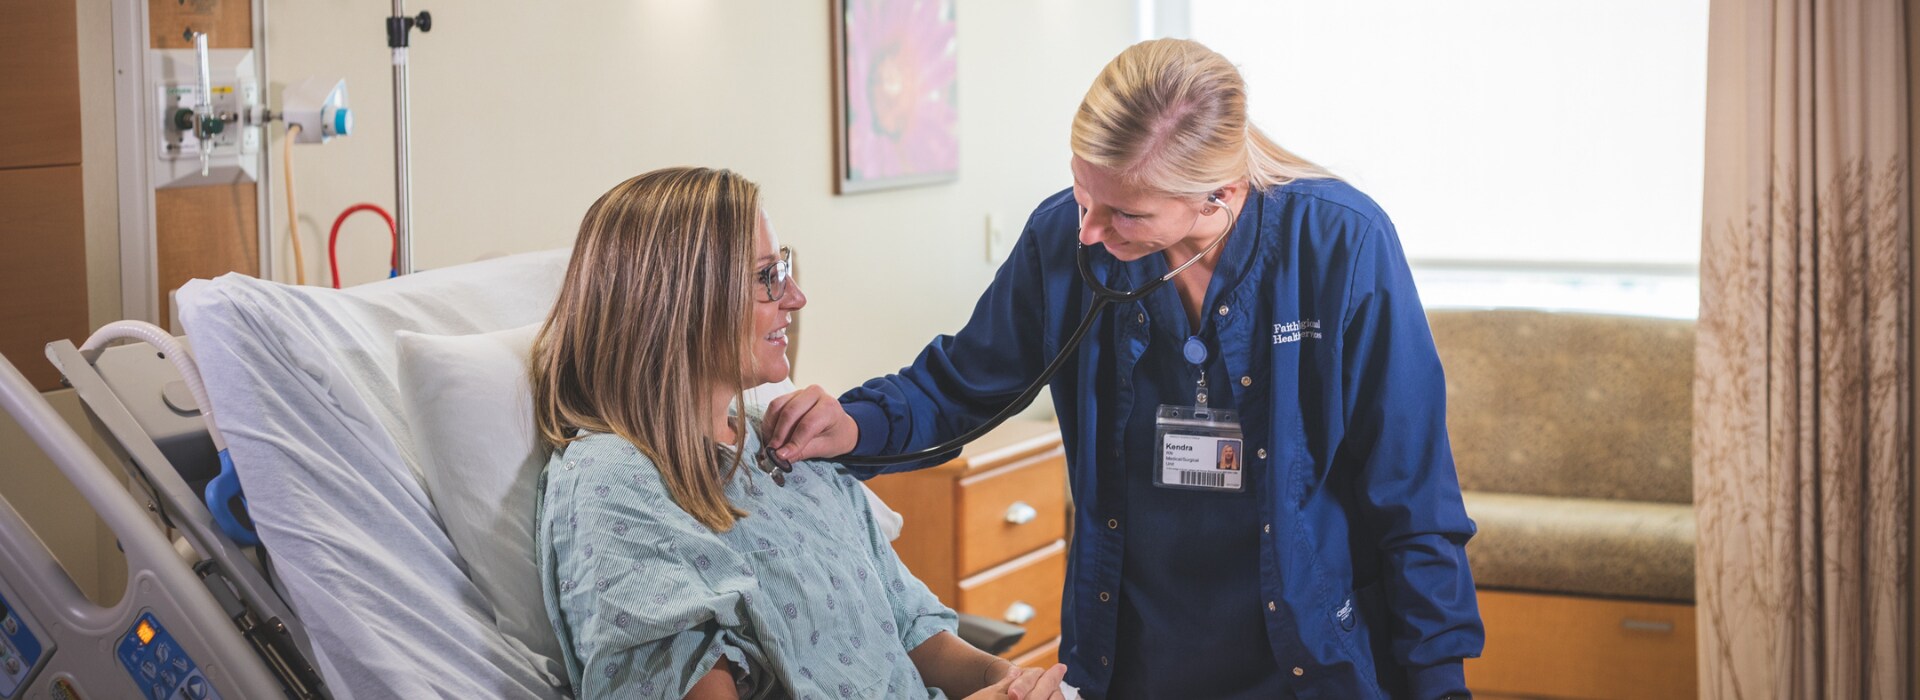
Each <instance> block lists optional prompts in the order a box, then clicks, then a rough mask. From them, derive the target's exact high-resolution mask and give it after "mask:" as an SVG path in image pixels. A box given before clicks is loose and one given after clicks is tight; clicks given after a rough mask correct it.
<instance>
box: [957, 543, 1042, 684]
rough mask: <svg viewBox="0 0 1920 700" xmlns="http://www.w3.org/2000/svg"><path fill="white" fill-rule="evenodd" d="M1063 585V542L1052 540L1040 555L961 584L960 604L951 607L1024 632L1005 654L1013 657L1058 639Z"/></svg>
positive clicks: (992, 570) (1025, 557)
mask: <svg viewBox="0 0 1920 700" xmlns="http://www.w3.org/2000/svg"><path fill="white" fill-rule="evenodd" d="M1066 581H1067V543H1065V542H1062V541H1060V540H1054V541H1053V543H1052V544H1049V545H1047V546H1045V547H1043V548H1041V549H1040V550H1038V551H1035V552H1032V553H1030V554H1028V555H1026V556H1023V557H1019V558H1017V559H1014V560H1013V561H1010V562H1007V563H1006V564H1004V565H1002V566H999V567H996V568H994V569H991V570H989V571H987V572H986V573H983V574H980V575H979V576H975V577H973V578H969V579H967V580H964V581H961V582H960V604H959V605H956V606H954V607H955V609H957V610H959V611H960V612H963V613H969V614H973V615H979V616H982V617H989V618H993V619H995V620H1005V621H1007V622H1011V623H1013V624H1016V625H1020V626H1022V627H1025V628H1026V629H1027V633H1026V635H1024V636H1022V637H1021V638H1020V643H1019V644H1015V645H1014V646H1013V648H1012V649H1009V650H1007V653H1006V654H1004V655H1003V656H1006V657H1008V658H1013V657H1016V656H1019V655H1020V654H1024V653H1026V652H1028V651H1030V650H1032V649H1035V648H1037V647H1039V646H1040V645H1042V644H1045V643H1046V642H1047V641H1049V640H1052V639H1053V638H1055V637H1058V636H1060V589H1061V586H1063V585H1065V584H1066ZM1025 616H1030V617H1025ZM1023 617H1025V619H1024V620H1023V619H1022V618H1023Z"/></svg>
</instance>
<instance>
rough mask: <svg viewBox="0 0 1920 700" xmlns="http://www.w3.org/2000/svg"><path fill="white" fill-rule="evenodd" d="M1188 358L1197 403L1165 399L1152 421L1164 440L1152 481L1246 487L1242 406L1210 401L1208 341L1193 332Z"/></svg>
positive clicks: (1190, 486)
mask: <svg viewBox="0 0 1920 700" xmlns="http://www.w3.org/2000/svg"><path fill="white" fill-rule="evenodd" d="M1180 351H1181V354H1182V355H1184V356H1186V360H1187V364H1190V365H1193V367H1194V369H1195V370H1196V371H1197V372H1198V373H1199V375H1200V378H1199V379H1198V380H1196V381H1195V382H1194V388H1193V405H1192V406H1175V405H1168V404H1161V405H1160V408H1159V411H1158V413H1157V414H1156V415H1155V418H1154V421H1153V427H1154V442H1155V444H1157V445H1159V450H1158V451H1157V452H1156V453H1155V456H1154V463H1153V485H1154V486H1158V487H1161V488H1169V489H1195V490H1201V491H1233V492H1239V491H1245V490H1246V489H1247V480H1246V472H1245V470H1243V469H1241V465H1242V463H1244V462H1245V460H1244V459H1243V454H1242V453H1243V451H1244V450H1245V442H1244V441H1243V440H1242V439H1241V433H1240V412H1239V411H1234V410H1230V409H1224V408H1211V407H1209V406H1207V343H1206V341H1203V340H1201V339H1200V337H1199V336H1188V337H1187V342H1186V343H1185V344H1183V345H1181V347H1180Z"/></svg>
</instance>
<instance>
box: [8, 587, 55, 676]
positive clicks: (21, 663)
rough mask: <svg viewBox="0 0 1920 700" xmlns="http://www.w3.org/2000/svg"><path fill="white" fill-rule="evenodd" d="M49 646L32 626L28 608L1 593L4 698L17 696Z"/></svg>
mask: <svg viewBox="0 0 1920 700" xmlns="http://www.w3.org/2000/svg"><path fill="white" fill-rule="evenodd" d="M46 651H47V650H46V649H45V648H44V647H42V646H41V645H40V640H39V638H37V637H35V636H33V630H31V629H29V628H28V621H27V618H26V612H25V611H23V610H21V609H20V608H17V607H14V606H13V605H12V603H11V602H9V601H8V600H7V599H6V597H4V596H0V698H17V697H20V696H21V694H22V693H21V689H22V688H24V687H25V686H26V684H27V680H28V679H30V678H32V677H33V672H34V671H35V670H36V669H37V668H38V667H39V665H40V660H41V657H43V656H45V655H46Z"/></svg>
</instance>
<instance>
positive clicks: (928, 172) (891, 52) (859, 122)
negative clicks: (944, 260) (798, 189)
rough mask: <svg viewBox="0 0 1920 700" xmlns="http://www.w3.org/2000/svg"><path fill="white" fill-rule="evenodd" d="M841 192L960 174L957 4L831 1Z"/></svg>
mask: <svg viewBox="0 0 1920 700" xmlns="http://www.w3.org/2000/svg"><path fill="white" fill-rule="evenodd" d="M829 5H830V7H831V8H832V12H833V22H832V27H833V68H832V74H833V100H834V110H833V114H834V119H833V132H834V161H835V166H834V169H835V173H834V191H835V193H837V194H852V193H857V192H870V191H874V190H884V189H892V188H898V187H911V186H918V185H929V184H937V183H943V182H952V181H954V180H956V179H958V178H959V175H960V134H959V116H960V114H959V103H958V99H957V98H958V82H959V81H958V78H959V71H958V68H959V62H958V59H957V53H958V52H957V42H956V39H955V37H956V34H955V23H954V8H953V6H954V0H830V2H829Z"/></svg>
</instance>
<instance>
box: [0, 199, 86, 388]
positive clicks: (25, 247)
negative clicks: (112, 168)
mask: <svg viewBox="0 0 1920 700" xmlns="http://www.w3.org/2000/svg"><path fill="white" fill-rule="evenodd" d="M84 211H85V210H84V209H83V207H82V204H81V184H80V166H78V165H62V166H57V167H50V168H23V169H13V170H0V355H6V357H7V359H8V360H9V361H12V362H13V364H14V366H16V367H19V368H20V372H21V373H22V374H25V375H27V380H28V381H31V382H33V385H34V386H35V387H38V388H39V389H40V390H41V391H50V390H53V389H57V388H59V386H60V374H59V372H56V371H55V370H54V369H53V365H51V364H49V363H48V362H47V360H46V350H45V348H46V345H47V343H48V342H51V341H54V340H58V339H61V338H70V339H73V340H74V341H75V342H78V341H80V340H84V339H85V338H86V335H87V331H88V327H87V241H86V219H85V215H84V213H83V212H84Z"/></svg>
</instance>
